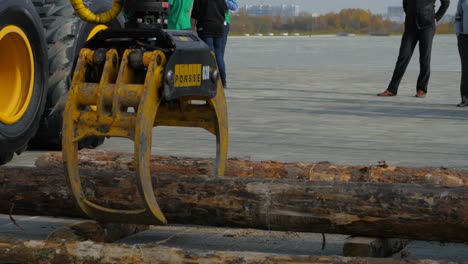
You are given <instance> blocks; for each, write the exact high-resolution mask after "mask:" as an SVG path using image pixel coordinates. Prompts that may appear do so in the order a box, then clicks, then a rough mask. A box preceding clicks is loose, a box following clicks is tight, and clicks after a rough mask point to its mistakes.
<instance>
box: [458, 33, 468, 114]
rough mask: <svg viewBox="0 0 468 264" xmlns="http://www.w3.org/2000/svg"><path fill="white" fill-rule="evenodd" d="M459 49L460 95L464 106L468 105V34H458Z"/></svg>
mask: <svg viewBox="0 0 468 264" xmlns="http://www.w3.org/2000/svg"><path fill="white" fill-rule="evenodd" d="M458 51H459V52H460V60H461V82H460V95H461V99H462V104H463V103H465V105H463V106H468V35H459V36H458Z"/></svg>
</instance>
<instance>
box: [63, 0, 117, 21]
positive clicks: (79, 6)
mask: <svg viewBox="0 0 468 264" xmlns="http://www.w3.org/2000/svg"><path fill="white" fill-rule="evenodd" d="M123 2H124V0H114V4H113V5H112V7H111V8H110V9H109V11H107V12H104V13H101V14H95V13H93V11H91V10H89V9H88V8H87V7H86V6H85V4H84V3H83V0H70V3H71V5H72V6H73V9H75V11H76V13H77V15H78V16H79V17H80V18H81V19H83V20H84V21H86V22H89V23H94V24H107V23H109V22H111V21H112V20H114V19H115V18H116V17H117V16H118V15H119V14H120V12H121V11H122V7H123Z"/></svg>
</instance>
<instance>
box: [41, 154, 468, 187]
mask: <svg viewBox="0 0 468 264" xmlns="http://www.w3.org/2000/svg"><path fill="white" fill-rule="evenodd" d="M80 153H81V155H80V166H81V168H88V169H97V170H130V171H132V170H134V166H133V154H129V153H115V152H106V151H100V150H83V151H81V152H80ZM36 166H37V167H42V168H51V167H52V168H61V167H62V166H63V161H62V154H61V153H56V154H45V155H42V156H41V157H39V158H38V159H37V161H36ZM214 168H215V162H214V160H213V159H206V158H181V157H162V156H152V159H151V170H152V171H153V172H158V173H175V174H182V175H208V176H209V175H214ZM225 175H226V176H230V177H244V178H245V177H247V178H274V179H299V180H310V181H342V182H389V183H412V184H435V185H443V186H468V171H462V170H449V169H446V168H411V167H395V166H389V165H388V164H386V163H385V162H383V161H382V162H380V164H379V165H376V166H372V165H370V166H364V165H361V166H359V165H358V166H347V165H334V164H331V163H328V162H321V163H304V162H296V163H293V162H276V161H262V162H255V161H248V160H239V159H230V160H228V163H227V168H226V173H225Z"/></svg>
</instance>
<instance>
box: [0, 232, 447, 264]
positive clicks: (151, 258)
mask: <svg viewBox="0 0 468 264" xmlns="http://www.w3.org/2000/svg"><path fill="white" fill-rule="evenodd" d="M0 262H2V263H3V262H5V263H84V264H85V263H90V264H95V263H135V264H138V263H154V264H158V263H366V264H374V263H375V264H393V263H401V261H399V260H396V259H391V258H387V259H378V258H353V257H340V256H295V255H280V254H271V253H258V252H234V251H202V250H194V249H190V250H188V249H180V248H173V247H165V246H160V245H157V244H156V245H155V244H151V245H138V246H130V245H120V244H100V243H94V242H91V241H86V242H50V241H34V240H30V241H21V240H12V239H7V238H1V237H0ZM404 263H408V264H411V263H414V264H418V263H428V260H424V261H422V260H405V261H404ZM430 263H431V264H432V263H434V264H437V263H448V262H447V261H430Z"/></svg>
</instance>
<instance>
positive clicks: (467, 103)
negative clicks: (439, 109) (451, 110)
mask: <svg viewBox="0 0 468 264" xmlns="http://www.w3.org/2000/svg"><path fill="white" fill-rule="evenodd" d="M467 106H468V101H462V102H461V103H459V104H457V107H467Z"/></svg>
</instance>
